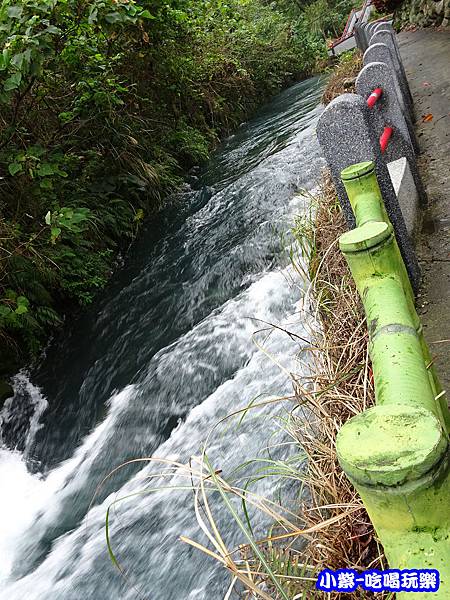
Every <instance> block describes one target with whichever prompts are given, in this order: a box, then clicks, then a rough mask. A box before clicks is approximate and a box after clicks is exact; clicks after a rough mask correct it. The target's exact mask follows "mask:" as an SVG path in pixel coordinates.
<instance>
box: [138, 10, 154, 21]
mask: <svg viewBox="0 0 450 600" xmlns="http://www.w3.org/2000/svg"><path fill="white" fill-rule="evenodd" d="M139 17H140V18H141V19H156V17H155V15H152V13H151V12H150V11H149V10H143V11H142V12H141V13H139Z"/></svg>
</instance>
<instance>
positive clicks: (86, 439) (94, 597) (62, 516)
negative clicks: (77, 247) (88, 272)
mask: <svg viewBox="0 0 450 600" xmlns="http://www.w3.org/2000/svg"><path fill="white" fill-rule="evenodd" d="M319 92H320V90H318V88H317V81H314V82H313V83H311V84H310V87H308V85H305V84H301V85H300V86H296V87H295V88H292V90H291V91H290V92H289V93H285V95H284V96H282V97H281V100H280V101H279V102H278V104H277V101H275V102H274V103H273V104H272V105H271V107H270V108H269V109H268V110H267V111H266V112H265V113H263V114H262V116H260V117H259V118H258V119H257V120H255V122H254V123H253V124H252V123H250V124H249V125H248V126H247V127H246V128H245V129H244V130H243V131H242V132H241V133H240V134H239V135H238V136H236V137H237V139H233V140H230V141H229V142H228V145H225V147H224V148H223V149H222V151H219V153H218V156H217V157H216V160H215V163H214V162H213V163H212V165H211V168H210V170H209V172H208V173H207V175H206V177H209V178H210V179H211V178H212V180H213V183H212V184H211V183H208V186H209V189H210V190H211V193H209V197H208V199H207V200H206V202H203V203H202V204H200V205H195V203H194V204H193V207H194V209H193V210H192V212H191V214H187V215H186V217H185V218H184V219H183V221H182V225H181V227H180V228H179V230H177V232H175V233H174V234H173V235H172V234H170V235H171V237H170V236H169V237H168V236H166V237H163V238H162V242H161V248H163V249H164V248H165V249H166V250H165V251H163V252H161V248H159V246H158V245H157V246H156V250H155V251H154V254H153V255H149V256H148V257H147V258H146V259H145V261H144V263H143V266H142V269H140V270H139V271H137V274H135V275H133V276H132V277H130V280H129V281H128V282H127V283H126V285H123V286H122V287H120V286H117V287H116V289H114V288H113V291H114V294H112V295H111V298H108V299H105V301H104V302H103V303H102V302H100V304H99V308H98V310H97V312H96V313H95V317H93V318H95V327H96V328H97V330H95V329H94V330H92V331H91V335H92V342H91V345H92V346H93V349H92V350H90V351H91V352H92V353H93V355H92V357H89V361H88V359H87V358H86V356H87V355H88V352H87V351H86V352H85V354H86V356H84V355H83V352H82V350H81V349H78V350H77V352H78V356H79V359H80V361H82V360H86V362H87V363H88V364H87V366H86V367H85V368H84V371H83V376H82V377H81V378H80V380H79V385H78V388H77V389H76V391H74V390H71V393H72V395H73V398H72V396H70V394H66V396H65V404H63V403H62V401H61V402H60V406H59V409H58V411H59V413H61V414H62V417H61V418H66V417H67V419H69V417H70V419H72V420H71V421H70V422H69V421H67V423H70V426H69V425H67V423H66V422H64V428H63V427H59V428H58V427H57V426H56V425H55V423H54V422H53V424H52V419H51V417H50V416H49V417H48V418H47V420H46V415H47V414H48V410H49V405H50V407H51V406H52V398H50V397H46V395H45V394H46V391H45V388H46V385H47V384H46V383H45V378H44V377H43V376H42V377H41V378H42V380H43V381H44V383H43V385H42V386H41V387H38V386H37V384H36V383H35V382H34V376H33V374H31V375H28V376H27V375H26V374H25V373H21V374H19V375H18V376H17V377H16V380H15V390H16V395H15V397H14V398H13V399H12V400H11V401H9V402H8V403H7V404H6V405H5V407H4V409H3V411H2V413H1V418H2V419H3V421H4V423H5V424H6V425H7V426H8V427H10V430H13V426H14V419H15V418H16V417H17V415H16V413H20V402H21V401H22V399H23V398H24V397H26V399H27V406H28V409H27V410H28V412H27V419H26V420H27V422H28V426H27V428H26V431H25V433H24V434H23V435H22V438H23V439H22V450H21V451H18V450H14V449H11V443H10V442H9V446H10V447H9V448H8V449H7V448H6V446H4V447H3V448H2V449H0V481H1V483H2V492H1V494H0V515H1V517H0V556H1V557H2V560H1V561H0V584H1V586H0V599H1V600H23V599H24V598H26V599H27V600H44V599H45V600H106V599H111V598H114V599H116V598H117V599H119V598H120V599H130V600H131V599H132V598H137V597H145V598H151V599H152V600H169V599H170V600H172V599H175V598H188V599H189V600H194V599H200V598H201V599H204V598H214V599H215V598H220V597H223V595H224V594H225V592H226V589H227V585H228V584H227V575H226V573H224V572H222V571H221V570H220V568H219V567H218V565H216V564H215V563H214V561H213V560H211V559H209V558H206V557H205V556H204V555H202V554H201V553H200V552H198V551H196V550H194V549H192V548H190V547H189V546H187V545H185V544H183V543H182V542H180V541H179V540H178V538H179V536H180V535H184V536H187V537H190V538H192V539H195V540H198V541H200V542H201V543H205V541H206V538H205V536H204V534H203V533H202V532H201V531H200V530H199V527H198V524H197V520H196V518H195V514H194V510H193V495H192V492H183V491H174V490H169V489H167V488H168V487H170V486H174V487H175V486H179V485H181V484H183V485H186V480H185V479H184V478H182V476H181V474H180V473H178V472H174V473H173V474H171V476H170V477H168V478H166V479H165V480H164V481H163V480H162V479H161V478H159V479H158V485H157V486H155V487H156V488H157V489H156V491H152V492H151V493H150V492H148V493H145V494H137V495H136V494H134V495H133V496H132V497H130V498H129V499H127V500H124V501H123V502H121V503H119V504H117V505H115V511H114V512H113V513H112V516H111V535H112V543H113V547H114V549H115V551H116V552H117V555H118V558H119V560H121V561H122V562H123V564H124V567H125V570H126V573H127V578H124V577H122V576H120V574H119V573H118V572H117V570H115V569H114V567H113V566H112V564H111V561H110V560H109V557H108V553H107V549H106V542H105V515H106V510H107V508H108V506H110V505H111V503H112V502H114V501H115V500H116V499H117V498H123V497H125V496H127V495H129V494H133V493H135V492H136V491H138V490H141V489H142V488H143V487H145V485H146V483H145V478H146V477H149V476H151V475H154V474H156V473H158V472H159V471H161V465H158V464H155V463H151V462H149V463H143V464H141V465H139V466H138V467H137V468H135V469H134V470H129V471H126V470H125V471H124V472H123V473H122V474H121V475H119V476H118V477H117V478H113V479H112V480H111V481H109V482H108V483H107V485H106V488H105V490H104V493H103V495H101V496H100V497H99V498H98V501H97V503H96V504H94V506H92V507H91V508H89V504H90V502H91V500H92V497H93V495H94V492H95V489H96V487H97V485H98V484H99V482H100V481H101V480H102V479H103V478H104V477H105V476H106V475H107V474H108V473H109V472H110V471H111V470H112V469H113V468H114V467H116V466H118V465H119V464H121V463H123V462H124V461H126V460H128V459H132V458H136V457H145V456H152V457H154V458H155V457H157V458H159V459H164V460H172V461H174V460H175V461H180V462H182V463H186V462H187V461H188V460H189V458H190V457H193V456H198V455H199V453H200V452H201V450H202V445H203V443H204V442H205V440H206V438H207V437H208V434H209V433H210V432H211V430H212V429H213V427H214V426H215V425H216V424H217V423H219V422H220V421H221V420H222V419H224V417H226V416H227V415H230V414H231V413H233V412H234V411H237V410H240V409H242V408H244V407H245V406H247V405H249V404H250V403H253V402H261V401H262V400H265V399H269V398H274V397H278V396H284V395H287V396H288V395H290V394H291V393H292V385H291V382H290V379H289V372H298V371H299V369H300V365H299V363H298V362H297V360H296V353H297V352H298V351H299V350H300V349H301V348H302V346H303V345H304V343H303V342H302V341H301V340H302V339H308V336H309V331H310V326H311V321H310V317H309V316H308V315H307V313H306V312H305V311H304V310H303V305H302V303H301V301H300V299H301V288H302V287H303V286H306V285H307V283H306V282H301V281H299V277H298V274H296V273H295V271H294V270H293V268H292V266H291V265H290V264H289V260H288V257H287V253H283V248H289V244H290V242H289V241H286V239H287V238H284V237H283V236H284V235H285V234H286V233H287V232H288V231H289V228H290V226H291V224H292V221H293V217H294V215H295V214H298V213H299V212H303V211H305V209H306V208H307V202H306V201H305V198H304V197H301V196H298V195H296V191H297V190H298V189H299V188H300V187H303V188H307V189H310V190H311V189H312V188H313V187H314V185H315V182H316V179H317V177H318V174H319V170H320V166H321V159H320V155H319V150H318V147H317V143H316V141H315V137H314V125H315V122H316V120H317V117H318V115H319V114H320V108H317V106H316V105H317V98H318V96H319ZM296 103H297V104H296ZM281 134H283V135H282V137H283V139H282V140H281V139H280V136H281ZM214 169H216V170H218V171H219V172H220V173H221V179H220V182H218V181H217V176H215V175H214ZM214 177H215V180H216V183H215V185H214ZM199 193H200V192H192V194H193V196H195V194H197V196H196V197H198V194H199ZM225 223H226V227H225ZM167 240H170V243H171V245H172V247H174V246H176V248H177V255H176V257H175V258H174V262H173V263H170V260H171V255H170V251H169V250H168V249H167V248H168V241H167ZM175 242H176V244H175ZM174 265H176V269H177V270H176V272H175V276H173V270H174ZM169 275H170V277H169ZM172 280H174V281H175V284H172V283H171V282H172ZM165 286H166V287H165ZM169 296H170V297H171V298H173V300H171V302H170V303H169V304H167V302H166V298H168V297H169ZM129 298H132V301H131V302H130V301H129ZM156 298H158V300H156ZM146 303H148V304H146ZM155 305H158V307H159V309H158V310H159V312H158V313H157V316H155V315H154V314H153V312H152V310H153V307H154V306H155ZM180 323H182V324H183V323H185V326H183V330H181V325H180ZM266 323H272V324H277V325H281V326H282V328H285V329H287V330H289V331H290V332H292V333H294V334H296V335H297V336H298V338H296V339H297V340H298V341H297V342H294V341H292V338H290V337H289V336H287V334H286V333H285V332H284V331H282V330H281V329H272V330H271V332H270V335H268V332H269V328H268V326H267V325H265V324H266ZM175 324H176V325H177V327H179V329H175ZM171 327H172V328H173V329H172V330H171V329H170V328H171ZM262 329H265V331H262V332H261V331H260V332H259V333H258V334H256V339H257V340H258V343H259V344H261V345H262V346H263V347H264V348H265V349H266V350H267V353H265V352H263V351H261V350H260V349H259V348H258V347H257V346H256V345H255V342H254V339H253V334H254V333H255V332H256V331H259V330H262ZM170 331H173V333H172V334H171V333H170ZM159 332H161V334H160V333H159ZM107 336H110V337H107ZM158 336H160V337H158ZM103 338H104V339H111V340H113V342H112V343H110V344H109V343H108V344H106V343H105V344H104V345H103V346H101V348H100V341H101V340H102V339H103ZM160 339H161V340H165V341H166V343H164V342H161V343H160V342H159V340H160ZM96 345H98V346H99V348H98V352H97V354H96V355H95V346H96ZM61 355H64V352H61ZM131 356H133V357H134V358H133V361H134V362H133V363H132V364H133V365H134V366H133V367H130V372H133V369H134V375H133V376H132V377H130V376H128V375H127V376H124V378H123V380H124V384H123V385H118V386H117V385H116V386H115V387H114V386H113V384H112V383H111V381H112V375H111V373H116V372H117V371H118V370H120V368H122V365H123V364H124V363H127V361H128V362H129V361H130V357H131ZM61 360H63V359H61ZM64 361H65V362H64V363H62V364H63V367H64V369H66V370H67V371H65V372H61V373H58V376H59V375H60V376H61V380H62V381H61V385H64V379H65V373H67V376H68V377H72V378H74V374H73V373H74V371H72V368H73V369H75V362H74V360H73V358H70V359H69V358H64ZM127 364H128V363H127ZM115 365H117V366H115ZM58 368H59V367H58ZM44 371H45V367H44ZM37 378H38V379H39V376H38V377H37ZM127 379H128V380H127ZM72 380H73V379H70V381H71V382H72ZM98 386H100V387H98ZM72 387H76V386H72ZM99 389H100V390H101V391H102V392H103V393H105V394H106V395H107V398H108V399H107V401H106V402H104V401H102V402H101V403H100V402H99V400H98V398H97V396H98V394H99V392H98V390H99ZM58 398H59V397H58ZM75 398H76V399H75ZM85 398H89V402H86V405H85V406H84V405H83V402H82V400H83V399H85ZM80 399H81V400H80ZM95 402H97V405H95ZM98 404H100V406H103V405H104V406H105V408H104V409H101V410H103V416H101V417H99V412H98V411H99V410H100V409H99V408H98ZM94 406H97V408H96V410H97V412H95V411H94V409H93V408H92V407H94ZM64 407H66V408H64ZM291 409H292V404H291V403H290V402H289V401H284V402H281V403H273V404H268V405H267V406H265V407H264V408H255V409H252V410H249V411H248V413H247V414H246V416H245V418H244V419H242V420H241V418H240V416H239V417H236V418H233V419H228V420H225V421H224V422H223V423H221V424H220V425H219V426H218V427H217V428H216V429H214V432H213V433H212V434H211V436H210V437H209V438H208V439H209V443H208V449H207V453H208V458H209V459H210V460H211V462H212V464H213V465H214V467H215V468H217V469H221V470H222V472H223V475H224V477H229V478H230V479H231V480H232V481H240V482H241V483H242V481H245V477H244V475H246V476H247V477H248V476H249V469H247V470H245V471H243V472H242V473H235V472H234V469H236V467H238V466H239V465H240V464H242V463H243V462H244V461H246V460H251V459H254V458H257V457H259V458H263V457H266V458H267V457H269V456H270V457H271V458H274V459H276V458H279V457H282V456H287V455H295V454H296V453H298V449H297V448H295V446H291V445H290V443H289V439H288V438H287V436H286V435H285V434H284V433H283V431H282V427H281V421H280V419H282V418H283V417H284V416H285V415H286V413H287V412H288V411H289V410H291ZM64 411H66V413H67V414H66V415H65V414H64ZM77 411H78V413H77ZM82 411H83V412H82ZM89 411H90V412H89ZM91 413H92V414H91ZM78 418H79V419H80V420H81V419H86V420H87V419H88V418H89V419H91V420H92V421H93V424H92V426H90V427H88V428H87V429H88V431H87V432H86V433H84V431H85V429H86V428H83V427H80V426H79V425H77V419H78ZM61 422H62V421H61ZM83 422H84V421H83ZM161 423H165V425H164V426H163V425H161ZM10 437H11V436H10ZM74 439H76V440H77V441H76V443H75V444H74V443H73V440H74ZM61 444H62V445H63V446H64V447H63V448H61ZM53 449H54V450H53ZM62 451H64V452H62ZM59 452H62V454H61V456H64V457H65V458H63V459H61V460H59V459H54V456H53V455H54V454H55V455H56V456H59V454H58V453H59ZM41 463H42V467H40V464H41ZM30 464H32V465H33V470H32V471H30V470H29V469H28V466H29V465H30ZM45 465H48V467H46V466H45ZM298 466H299V468H300V467H301V462H300V459H299V463H298ZM252 489H253V490H257V491H258V493H261V494H267V495H268V496H272V497H274V494H275V493H277V494H278V493H279V494H281V497H282V498H285V499H286V501H287V502H289V498H291V500H292V499H294V498H295V494H296V493H297V490H296V489H295V486H293V485H292V484H289V483H286V482H285V483H284V484H283V485H281V486H280V485H278V484H277V483H276V482H275V481H273V480H270V479H266V480H261V481H259V482H258V483H255V485H254V486H253V487H252ZM211 504H212V506H213V512H214V515H215V517H216V519H217V522H218V524H219V526H220V528H221V532H222V533H223V535H224V539H225V540H226V542H227V543H228V544H230V547H232V546H233V544H235V543H237V542H239V541H240V538H239V534H238V531H237V529H236V527H234V526H233V524H232V523H231V519H230V516H229V514H227V512H226V510H225V509H224V506H223V504H221V501H220V498H219V497H218V496H217V495H215V496H213V497H212V501H211ZM253 517H254V519H253V521H254V524H255V528H256V531H260V532H261V533H262V534H263V533H264V531H265V528H266V527H267V525H268V523H267V521H266V520H265V519H264V518H263V516H262V515H260V516H258V515H253Z"/></svg>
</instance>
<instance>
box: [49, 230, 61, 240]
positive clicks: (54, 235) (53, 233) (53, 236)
mask: <svg viewBox="0 0 450 600" xmlns="http://www.w3.org/2000/svg"><path fill="white" fill-rule="evenodd" d="M50 235H51V241H52V244H54V243H55V242H56V240H57V239H58V237H59V236H60V235H61V229H60V228H59V227H52V228H51V230H50Z"/></svg>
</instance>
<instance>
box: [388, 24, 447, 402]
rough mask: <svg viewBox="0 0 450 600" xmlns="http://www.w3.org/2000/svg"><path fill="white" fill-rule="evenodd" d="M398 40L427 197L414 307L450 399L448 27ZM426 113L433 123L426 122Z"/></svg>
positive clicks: (421, 31) (419, 241) (402, 35)
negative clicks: (419, 289)
mask: <svg viewBox="0 0 450 600" xmlns="http://www.w3.org/2000/svg"><path fill="white" fill-rule="evenodd" d="M399 41H400V52H401V55H402V59H403V64H404V66H405V70H406V73H407V76H408V79H409V85H410V88H411V93H412V95H413V98H414V101H415V107H416V113H417V125H416V131H417V135H418V140H419V145H420V149H421V152H422V155H421V157H420V159H419V166H420V170H421V174H422V178H423V180H424V184H425V187H426V190H427V193H428V199H429V206H428V209H427V210H426V211H425V213H424V215H423V224H422V229H421V233H420V236H419V238H418V240H417V248H418V253H419V260H420V263H421V266H422V270H423V275H424V284H423V289H422V292H421V296H420V297H419V298H418V304H419V309H420V313H421V315H422V322H423V325H424V330H425V337H426V339H427V341H428V343H429V344H430V345H431V351H432V353H433V354H434V355H435V356H436V365H437V368H438V371H439V375H440V377H441V381H442V383H443V385H444V387H445V388H446V389H447V390H448V392H449V396H450V342H449V340H450V29H448V28H447V30H446V31H435V30H430V29H425V30H420V31H414V32H408V33H406V32H405V33H401V34H400V36H399ZM429 114H431V115H433V119H432V120H431V121H425V122H424V121H423V117H424V116H425V115H429ZM441 340H447V341H446V342H444V341H441Z"/></svg>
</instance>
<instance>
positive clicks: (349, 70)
mask: <svg viewBox="0 0 450 600" xmlns="http://www.w3.org/2000/svg"><path fill="white" fill-rule="evenodd" d="M362 66H363V64H362V54H361V52H360V51H359V50H357V49H355V50H350V51H348V52H344V53H342V54H341V55H340V57H339V62H338V64H337V65H336V67H335V68H334V69H333V72H332V73H331V76H330V78H329V80H328V83H327V86H326V88H325V90H324V92H323V95H322V102H323V103H324V104H329V103H330V102H331V101H332V100H334V98H337V96H340V95H341V94H344V93H348V94H351V93H354V92H355V82H356V77H357V76H358V73H359V72H360V71H361V69H362Z"/></svg>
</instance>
